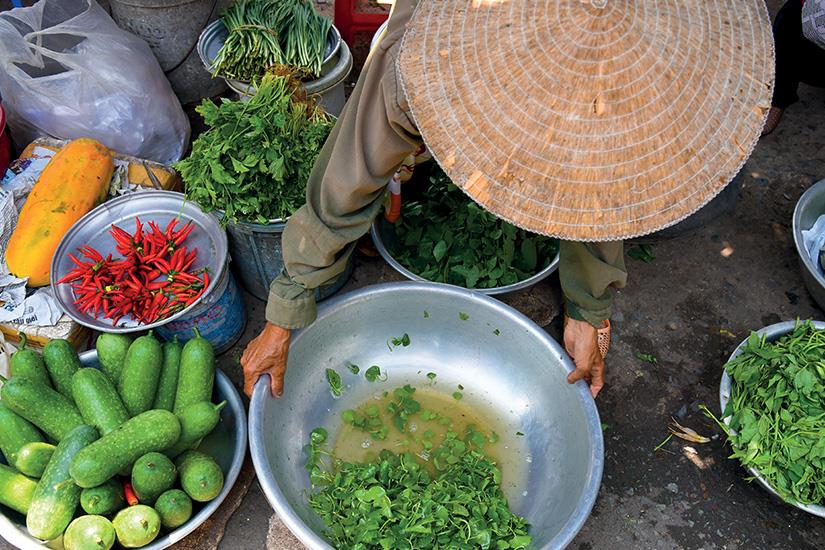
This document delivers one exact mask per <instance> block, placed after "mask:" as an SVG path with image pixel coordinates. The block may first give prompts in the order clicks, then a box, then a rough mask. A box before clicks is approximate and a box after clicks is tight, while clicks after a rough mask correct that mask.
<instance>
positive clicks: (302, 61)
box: [214, 0, 332, 82]
mask: <svg viewBox="0 0 825 550" xmlns="http://www.w3.org/2000/svg"><path fill="white" fill-rule="evenodd" d="M221 22H223V24H224V26H225V27H226V28H227V30H228V31H229V34H228V36H227V37H226V40H225V41H224V44H223V46H222V47H221V49H220V51H219V52H218V55H217V57H216V59H215V65H214V70H215V74H216V75H219V76H223V77H227V78H232V79H236V80H243V81H249V82H252V81H256V80H257V79H258V78H260V77H261V76H263V74H264V73H265V72H266V70H267V69H268V68H269V67H272V66H273V65H287V66H289V67H292V68H294V69H298V70H299V71H301V72H302V73H304V74H305V75H306V76H309V77H317V76H319V75H320V74H321V67H322V65H323V63H324V58H325V57H326V50H327V36H328V34H329V30H330V28H331V27H332V23H331V22H330V20H329V19H328V18H326V17H324V16H322V15H319V14H318V13H317V12H316V11H315V7H314V5H313V3H312V0H238V2H236V3H235V4H233V5H232V6H231V7H229V8H228V9H227V10H226V11H225V12H224V13H223V14H222V15H221Z"/></svg>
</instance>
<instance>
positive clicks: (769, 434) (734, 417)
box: [706, 321, 825, 504]
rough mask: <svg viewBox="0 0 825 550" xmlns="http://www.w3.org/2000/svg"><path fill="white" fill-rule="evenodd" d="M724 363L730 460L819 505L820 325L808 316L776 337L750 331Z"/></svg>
mask: <svg viewBox="0 0 825 550" xmlns="http://www.w3.org/2000/svg"><path fill="white" fill-rule="evenodd" d="M725 369H726V370H727V372H728V374H729V375H730V377H731V395H730V400H729V401H728V404H727V407H726V408H725V410H724V412H723V413H722V418H723V419H724V418H728V417H729V418H730V423H729V425H725V424H722V423H720V426H721V427H722V428H723V429H724V430H725V431H726V433H727V435H728V440H729V441H730V443H731V445H732V447H733V454H732V455H731V458H738V459H739V460H740V461H741V462H742V465H744V466H746V467H753V468H755V469H756V470H757V471H758V472H759V474H760V475H762V476H763V477H764V478H765V479H766V480H767V481H768V483H769V484H770V485H771V486H772V487H773V488H774V489H775V490H776V492H777V493H779V494H780V495H781V496H782V497H783V498H785V499H786V500H790V501H795V502H799V503H802V504H825V331H822V330H817V329H815V328H814V327H813V325H812V324H811V323H810V321H809V322H806V323H800V324H797V326H796V328H794V330H793V331H792V332H791V333H790V334H788V335H786V336H783V337H782V338H780V339H778V340H776V341H775V342H768V341H767V340H766V338H765V337H762V338H760V337H759V336H757V335H756V334H755V333H754V334H751V336H750V338H749V339H748V342H747V345H746V346H745V348H744V349H743V350H742V353H741V354H739V355H737V356H736V357H735V358H734V359H733V360H731V361H730V362H729V363H728V364H727V365H725ZM706 412H707V413H709V411H707V410H706Z"/></svg>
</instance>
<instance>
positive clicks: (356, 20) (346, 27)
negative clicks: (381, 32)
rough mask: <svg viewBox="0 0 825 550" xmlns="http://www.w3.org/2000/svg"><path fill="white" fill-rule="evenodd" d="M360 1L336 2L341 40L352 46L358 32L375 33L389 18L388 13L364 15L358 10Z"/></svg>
mask: <svg viewBox="0 0 825 550" xmlns="http://www.w3.org/2000/svg"><path fill="white" fill-rule="evenodd" d="M357 2H358V0H336V1H335V26H336V27H337V28H338V31H339V32H340V33H341V38H343V39H344V42H346V43H347V45H348V46H352V35H353V34H355V33H357V32H369V33H374V32H375V31H377V30H378V27H380V26H381V25H382V24H383V23H384V21H386V20H387V18H388V17H389V15H388V14H386V13H363V12H358V11H355V10H356V4H357Z"/></svg>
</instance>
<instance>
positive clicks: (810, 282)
mask: <svg viewBox="0 0 825 550" xmlns="http://www.w3.org/2000/svg"><path fill="white" fill-rule="evenodd" d="M823 214H825V180H822V181H820V182H818V183H816V184H814V185H813V186H811V187H810V188H809V189H808V190H807V191H805V192H804V193H803V194H802V196H801V197H799V201H798V202H797V203H796V207H795V208H794V211H793V241H794V244H795V245H796V253H797V255H798V256H799V265H800V266H801V267H802V279H803V280H804V281H805V286H806V287H807V288H808V292H810V293H811V296H813V298H814V300H815V301H816V303H817V304H819V307H820V308H822V309H825V277H823V276H822V273H821V272H820V270H819V269H818V265H817V263H818V262H817V263H814V261H813V260H811V258H810V256H808V252H807V251H806V250H805V246H804V244H803V242H802V231H804V230H808V229H810V228H811V227H812V226H813V225H814V222H816V220H817V218H819V216H821V215H823Z"/></svg>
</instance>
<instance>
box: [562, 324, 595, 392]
mask: <svg viewBox="0 0 825 550" xmlns="http://www.w3.org/2000/svg"><path fill="white" fill-rule="evenodd" d="M564 348H565V349H566V350H567V353H568V354H570V357H572V358H573V362H574V363H575V364H576V370H574V371H573V372H571V373H570V374H569V375H568V376H567V382H568V383H569V384H573V383H575V382H578V381H579V380H585V381H587V382H588V383H589V384H590V393H592V394H593V397H596V396H597V395H598V394H599V391H601V389H602V387H604V357H602V354H601V352H599V334H598V331H597V330H596V328H595V327H594V326H593V325H591V324H590V323H587V322H585V321H578V320H576V319H570V318H566V319H565V324H564Z"/></svg>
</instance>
